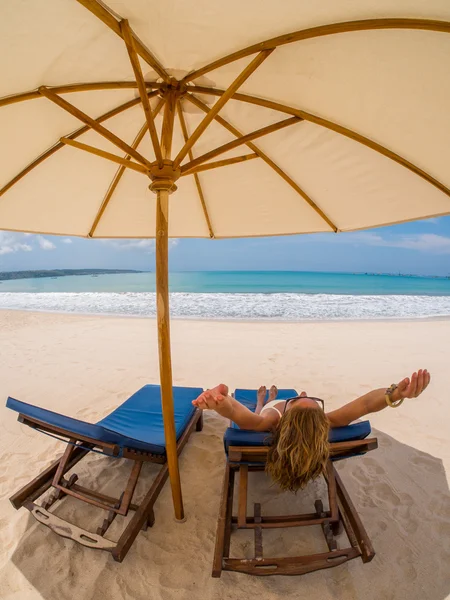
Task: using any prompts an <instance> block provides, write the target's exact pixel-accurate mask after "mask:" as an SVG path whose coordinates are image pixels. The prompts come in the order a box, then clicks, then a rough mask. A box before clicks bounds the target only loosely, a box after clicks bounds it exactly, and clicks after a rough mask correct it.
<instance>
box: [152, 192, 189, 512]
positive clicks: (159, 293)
mask: <svg viewBox="0 0 450 600" xmlns="http://www.w3.org/2000/svg"><path fill="white" fill-rule="evenodd" d="M156 311H157V322H158V348H159V372H160V378H161V402H162V407H163V418H164V435H165V439H166V454H167V463H168V467H169V477H170V485H171V487H172V499H173V506H174V510H175V518H176V519H177V520H180V521H181V520H184V508H183V498H182V494H181V482H180V472H179V469H178V455H177V437H176V431H175V421H174V407H173V391H172V360H171V355H170V322H169V318H170V313H169V191H168V190H157V192H156Z"/></svg>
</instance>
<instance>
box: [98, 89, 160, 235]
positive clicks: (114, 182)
mask: <svg viewBox="0 0 450 600" xmlns="http://www.w3.org/2000/svg"><path fill="white" fill-rule="evenodd" d="M163 105H164V99H162V98H161V100H160V101H159V102H158V105H157V107H156V108H155V111H154V113H153V118H154V117H156V115H157V114H158V113H159V111H160V110H161V108H162V106H163ZM146 131H147V122H145V124H144V125H143V126H142V127H141V129H140V130H139V132H138V134H137V136H136V137H135V139H134V141H133V143H132V144H131V146H132V148H135V149H137V148H138V147H139V144H140V143H141V141H142V140H143V139H144V136H145V133H146ZM125 160H131V156H130V155H129V154H127V155H126V157H125ZM125 170H126V167H125V166H124V165H121V166H120V167H119V168H118V170H117V172H116V174H115V175H114V179H113V180H112V181H111V184H110V186H109V187H108V191H107V192H106V194H105V197H104V198H103V201H102V203H101V205H100V208H99V210H98V212H97V214H96V216H95V219H94V222H93V224H92V227H91V229H90V230H89V233H88V237H90V238H91V237H93V236H94V234H95V231H96V229H97V227H98V224H99V223H100V220H101V218H102V217H103V215H104V213H105V210H106V208H107V207H108V204H109V203H110V201H111V198H112V197H113V194H114V192H115V191H116V189H117V186H118V185H119V183H120V180H121V179H122V177H123V175H124V173H125Z"/></svg>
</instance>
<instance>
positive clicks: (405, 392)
mask: <svg viewBox="0 0 450 600" xmlns="http://www.w3.org/2000/svg"><path fill="white" fill-rule="evenodd" d="M430 381H431V375H430V373H429V372H428V371H427V370H426V369H420V370H419V371H418V372H416V373H413V374H412V375H411V378H409V377H406V378H405V379H402V380H401V381H400V382H399V384H398V387H397V389H396V390H395V391H394V393H393V394H392V399H393V400H400V399H402V398H417V396H420V394H421V393H422V392H423V391H424V390H426V389H427V387H428V385H429V383H430Z"/></svg>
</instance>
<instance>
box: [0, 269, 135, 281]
mask: <svg viewBox="0 0 450 600" xmlns="http://www.w3.org/2000/svg"><path fill="white" fill-rule="evenodd" d="M122 273H143V271H135V270H133V269H52V270H39V271H1V272H0V281H9V280H11V279H40V278H42V277H69V276H71V275H112V274H122Z"/></svg>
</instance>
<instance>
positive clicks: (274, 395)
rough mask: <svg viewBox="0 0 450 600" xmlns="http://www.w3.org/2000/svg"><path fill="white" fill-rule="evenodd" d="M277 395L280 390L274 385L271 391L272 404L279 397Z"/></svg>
mask: <svg viewBox="0 0 450 600" xmlns="http://www.w3.org/2000/svg"><path fill="white" fill-rule="evenodd" d="M277 394H278V388H277V386H276V385H273V386H272V387H271V388H270V390H269V402H271V401H272V400H275V398H276V397H277Z"/></svg>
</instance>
